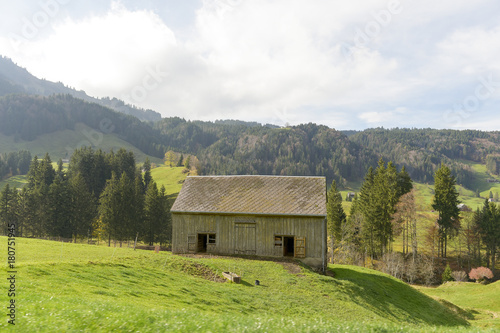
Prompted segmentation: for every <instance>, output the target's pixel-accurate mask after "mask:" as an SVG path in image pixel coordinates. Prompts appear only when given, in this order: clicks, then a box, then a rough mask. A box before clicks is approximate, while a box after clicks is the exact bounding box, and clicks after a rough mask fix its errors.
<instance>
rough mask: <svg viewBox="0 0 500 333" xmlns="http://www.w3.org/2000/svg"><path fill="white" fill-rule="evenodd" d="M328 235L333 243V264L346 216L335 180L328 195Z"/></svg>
mask: <svg viewBox="0 0 500 333" xmlns="http://www.w3.org/2000/svg"><path fill="white" fill-rule="evenodd" d="M326 214H327V222H328V233H329V234H330V237H331V242H332V263H333V255H334V250H335V244H339V243H340V242H341V241H342V229H343V228H344V227H345V223H346V214H345V212H344V209H343V208H342V195H341V194H340V192H339V191H337V184H336V183H335V180H334V181H332V185H331V187H330V190H329V191H328V193H327V206H326Z"/></svg>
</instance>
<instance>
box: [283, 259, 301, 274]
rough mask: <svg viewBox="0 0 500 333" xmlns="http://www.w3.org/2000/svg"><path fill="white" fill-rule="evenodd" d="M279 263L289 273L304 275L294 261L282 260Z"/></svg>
mask: <svg viewBox="0 0 500 333" xmlns="http://www.w3.org/2000/svg"><path fill="white" fill-rule="evenodd" d="M279 264H280V265H281V266H283V268H284V269H286V270H287V271H288V273H290V274H295V275H297V276H304V274H301V273H302V269H301V268H300V266H299V265H297V264H296V263H294V262H289V261H284V262H279Z"/></svg>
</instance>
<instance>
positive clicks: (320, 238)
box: [172, 213, 327, 268]
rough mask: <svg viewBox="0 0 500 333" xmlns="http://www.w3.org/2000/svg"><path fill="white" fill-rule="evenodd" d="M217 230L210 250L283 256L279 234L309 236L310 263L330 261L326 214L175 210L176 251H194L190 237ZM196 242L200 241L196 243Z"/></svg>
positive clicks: (307, 256)
mask: <svg viewBox="0 0 500 333" xmlns="http://www.w3.org/2000/svg"><path fill="white" fill-rule="evenodd" d="M199 234H215V235H216V239H215V244H210V245H209V246H208V248H207V253H213V254H221V255H222V254H247V255H257V256H271V257H282V256H283V246H284V245H282V247H280V246H277V245H276V242H275V241H276V239H275V237H276V236H284V237H289V236H290V237H292V236H293V237H303V238H305V258H303V259H301V260H303V261H304V263H306V264H307V265H309V266H313V267H315V268H323V267H324V265H325V263H326V251H327V246H326V241H327V240H326V222H325V218H324V217H280V216H233V215H210V214H182V213H172V252H173V253H190V252H197V251H193V244H192V245H191V248H189V244H188V238H189V239H190V242H193V237H198V235H199ZM194 246H196V245H194Z"/></svg>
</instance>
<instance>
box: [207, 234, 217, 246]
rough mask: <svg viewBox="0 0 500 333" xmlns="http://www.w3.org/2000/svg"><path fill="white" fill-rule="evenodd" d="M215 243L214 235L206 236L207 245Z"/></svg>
mask: <svg viewBox="0 0 500 333" xmlns="http://www.w3.org/2000/svg"><path fill="white" fill-rule="evenodd" d="M215 243H216V238H215V234H209V235H208V244H215Z"/></svg>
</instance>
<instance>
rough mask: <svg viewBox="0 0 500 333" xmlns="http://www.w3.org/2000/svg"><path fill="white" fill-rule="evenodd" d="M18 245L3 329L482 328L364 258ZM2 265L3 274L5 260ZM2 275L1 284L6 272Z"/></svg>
mask: <svg viewBox="0 0 500 333" xmlns="http://www.w3.org/2000/svg"><path fill="white" fill-rule="evenodd" d="M6 245H7V239H6V238H5V237H0V251H1V253H6V252H7V251H6V250H7V249H6ZM16 251H17V255H16V270H17V273H16V297H15V299H16V325H15V327H13V326H12V325H9V324H7V318H4V320H3V321H1V322H0V330H1V331H11V330H12V331H22V332H40V331H41V332H71V331H85V332H87V331H88V332H94V331H98V332H99V331H102V332H105V331H141V332H148V331H151V332H157V331H176V332H195V331H203V332H209V331H210V332H219V331H229V332H253V331H263V332H265V331H277V332H285V331H294V332H295V331H297V332H324V331H330V332H347V331H348V332H402V331H404V332H457V331H458V332H469V331H478V329H479V328H478V327H476V326H471V325H470V323H469V322H468V321H467V320H466V318H469V319H470V314H469V312H471V311H472V310H464V311H465V312H464V313H462V312H463V311H457V310H456V309H457V308H458V307H457V306H450V305H449V304H446V305H443V304H442V302H438V301H436V300H434V299H432V298H431V297H429V296H426V295H425V294H424V293H421V292H420V291H418V290H417V289H415V288H413V287H411V286H408V285H406V284H405V283H403V282H401V281H399V280H396V279H394V278H392V277H390V276H388V275H385V274H383V273H380V272H377V271H373V270H370V269H366V268H361V267H354V266H341V265H331V266H330V267H329V271H330V272H331V273H330V274H332V275H334V277H332V276H324V275H319V274H317V273H314V272H312V271H310V270H309V269H308V268H307V267H304V266H301V265H299V264H297V263H296V262H293V261H290V262H285V263H278V262H273V261H259V260H253V259H251V258H250V259H242V258H237V257H213V256H208V257H194V256H189V257H188V256H177V255H172V254H171V253H170V252H161V253H159V254H156V253H154V252H153V251H141V250H137V251H134V250H133V249H131V248H114V247H110V248H108V247H106V246H96V245H86V244H71V243H62V242H53V241H44V240H33V239H25V238H18V239H16ZM228 270H229V271H233V272H236V273H238V274H239V275H241V276H242V283H241V284H233V283H230V282H223V281H224V280H223V279H222V278H221V272H222V271H228ZM2 271H3V275H4V276H5V277H7V269H6V265H4V266H3V269H2ZM4 280H5V279H4ZM255 280H259V281H260V285H259V286H256V285H255V283H254V282H255ZM3 285H4V287H3V288H4V291H6V289H8V284H7V282H4V284H3ZM478 287H479V288H483V289H478V290H477V291H474V292H477V293H491V291H489V290H487V291H486V290H485V289H484V288H489V286H482V285H478ZM496 290H498V289H496ZM495 292H497V293H498V291H495ZM8 302H9V298H8V296H7V292H2V293H0V303H2V304H4V305H5V306H6V305H7V304H8ZM485 306H489V305H485ZM492 309H493V310H495V309H496V308H492ZM471 323H472V325H475V323H474V321H471ZM493 324H495V322H493ZM496 325H498V324H496ZM492 327H498V328H499V329H500V326H492Z"/></svg>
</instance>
